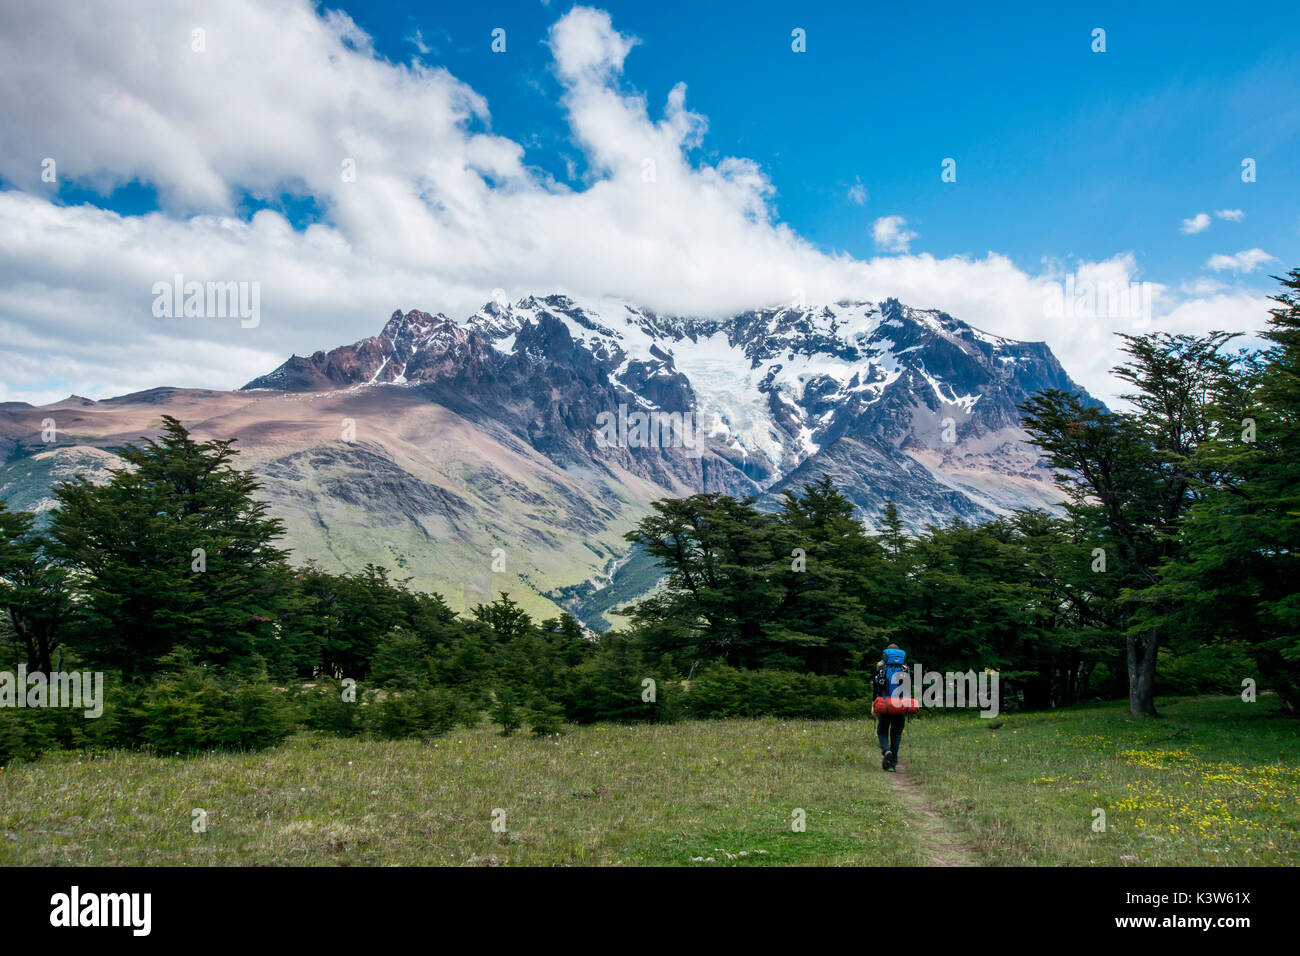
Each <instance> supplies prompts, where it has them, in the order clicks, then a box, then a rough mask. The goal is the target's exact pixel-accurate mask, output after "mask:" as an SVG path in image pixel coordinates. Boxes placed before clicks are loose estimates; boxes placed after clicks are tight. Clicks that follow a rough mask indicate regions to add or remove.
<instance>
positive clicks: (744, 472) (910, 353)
mask: <svg viewBox="0 0 1300 956" xmlns="http://www.w3.org/2000/svg"><path fill="white" fill-rule="evenodd" d="M1052 387H1054V388H1061V389H1069V390H1073V389H1075V386H1074V384H1073V383H1072V382H1071V381H1070V379H1069V377H1068V376H1067V375H1066V374H1065V372H1064V371H1063V370H1062V369H1061V367H1060V365H1059V364H1058V363H1057V361H1056V359H1055V358H1054V357H1053V355H1052V354H1051V352H1050V351H1049V350H1048V348H1047V347H1046V346H1045V345H1043V344H1041V343H1027V342H1014V341H1010V340H1008V339H1003V338H999V337H997V336H993V335H988V334H986V333H983V332H980V331H978V330H976V329H973V328H971V327H970V326H968V325H966V324H965V323H963V322H960V321H958V320H957V319H954V318H952V317H951V316H948V315H945V314H943V313H941V312H934V311H925V310H918V309H913V308H908V307H906V306H904V305H902V304H900V303H898V302H896V301H893V300H889V301H885V302H881V303H867V302H841V303H835V304H831V305H824V306H817V307H810V308H802V307H800V308H796V307H784V308H772V309H763V310H759V311H754V312H746V313H744V314H741V315H734V316H728V317H725V318H686V317H680V316H668V315H658V314H655V313H653V312H651V311H649V310H646V309H641V308H637V307H636V306H634V305H630V304H628V303H624V302H613V301H608V300H585V299H574V298H569V297H564V296H555V295H552V296H548V297H546V298H536V297H528V298H525V299H521V300H520V301H518V302H516V303H514V304H509V303H505V302H500V303H498V302H492V303H489V304H487V305H485V306H484V307H483V308H482V309H479V310H478V311H476V312H475V313H473V314H472V315H468V316H465V317H463V318H461V319H459V320H453V319H451V318H448V317H447V316H445V315H430V314H427V313H424V312H420V311H410V312H400V311H399V312H394V313H393V315H392V317H391V318H390V319H389V320H388V322H387V323H386V324H385V325H384V327H383V329H382V330H381V331H380V332H379V334H378V335H375V336H372V337H370V338H365V339H362V340H361V341H359V342H356V343H354V344H352V345H346V346H343V347H340V348H335V349H333V350H331V351H329V352H316V353H315V354H313V355H310V356H306V357H301V356H294V357H292V358H290V359H289V360H288V361H287V362H285V363H284V364H283V365H281V366H280V367H279V368H277V369H276V370H275V371H273V372H271V373H270V374H268V375H265V376H262V377H261V378H258V379H255V380H254V381H252V382H249V383H248V385H247V386H245V388H244V389H241V390H237V391H231V392H223V391H212V390H203V389H186V388H155V389H150V390H148V391H144V392H139V393H136V394H133V395H124V396H121V397H119V398H112V399H105V400H103V401H92V400H90V399H84V398H77V397H76V396H72V397H69V398H68V399H65V400H64V401H62V402H55V403H53V404H50V405H44V406H40V407H33V406H31V405H27V404H25V403H21V402H9V403H3V404H0V498H4V499H5V500H6V501H7V502H8V503H9V505H10V507H13V508H16V509H31V510H35V511H40V510H42V509H44V508H47V507H49V504H50V488H51V487H52V486H53V485H54V484H55V483H57V482H58V481H60V480H65V479H67V478H69V477H71V476H72V475H73V474H77V473H81V474H86V475H88V476H89V477H91V479H92V480H98V479H100V478H102V477H103V476H104V475H106V474H107V470H108V469H110V468H112V467H115V466H120V465H121V463H122V462H121V459H120V458H119V457H118V456H117V449H119V448H120V447H121V446H122V445H123V444H125V443H126V442H134V441H138V440H139V438H140V437H141V436H144V435H149V436H153V435H156V434H157V433H158V428H159V422H160V419H161V416H162V415H163V414H170V415H173V416H175V417H176V418H178V419H180V420H181V421H182V422H183V423H185V425H186V426H187V427H188V428H190V429H191V431H192V433H193V434H194V435H195V436H196V437H198V438H200V439H208V438H219V439H227V438H236V439H238V445H237V447H238V448H239V449H240V450H241V455H240V466H241V467H244V468H249V469H251V470H252V471H254V472H255V473H256V474H257V475H258V477H259V479H260V481H261V484H262V488H261V491H260V492H259V494H260V495H262V496H263V497H264V498H265V499H266V501H267V502H268V505H269V507H270V510H271V513H272V514H274V515H275V516H276V517H278V518H280V519H281V520H282V521H283V522H284V524H285V528H286V531H287V534H286V538H285V541H284V544H285V546H286V547H289V548H290V549H291V550H292V551H293V552H294V555H293V560H294V561H296V562H299V563H301V562H306V561H308V560H311V561H315V562H317V563H319V564H321V565H322V566H324V567H325V568H327V569H329V570H335V571H338V570H351V571H357V570H360V569H361V568H362V567H364V566H365V565H366V564H368V563H375V564H380V565H383V566H385V567H388V568H389V569H391V570H392V571H393V572H394V574H395V575H396V576H398V577H399V578H408V579H410V581H411V583H412V586H413V587H417V588H422V589H426V590H433V591H437V592H439V593H441V594H443V595H444V596H445V597H446V598H447V599H448V601H449V602H450V603H451V605H452V606H453V607H455V608H457V609H464V608H466V607H469V606H472V605H474V604H476V603H479V602H482V601H487V600H491V598H492V596H493V595H494V594H496V593H498V592H500V591H508V592H509V593H510V594H511V595H512V596H513V597H514V598H515V599H516V600H519V601H520V602H521V603H522V604H523V605H524V606H525V607H526V608H527V609H528V610H529V611H530V612H532V613H534V614H536V615H539V616H541V617H545V616H549V615H553V614H554V613H556V612H557V611H558V610H559V608H561V607H564V608H567V609H570V610H573V611H574V612H575V613H577V614H578V615H579V617H580V618H581V619H582V620H584V621H585V622H586V623H588V624H589V625H590V626H592V627H596V628H602V627H604V626H608V624H609V623H610V622H611V620H612V619H611V618H609V617H606V616H605V614H606V612H607V611H608V609H609V608H610V607H613V606H615V605H617V604H619V603H621V602H623V601H627V600H631V599H635V598H636V597H638V596H639V595H641V594H644V593H645V592H646V591H647V590H649V589H651V588H653V587H654V585H655V582H656V580H657V578H658V573H659V572H658V569H657V568H655V567H654V566H653V564H652V563H651V562H649V560H648V559H646V558H645V556H644V555H641V554H639V553H638V552H629V550H628V544H627V541H626V540H625V538H624V535H625V534H626V532H628V531H629V530H631V529H632V528H633V527H634V526H635V525H636V523H637V522H638V521H639V520H640V519H641V518H642V517H643V516H644V515H645V514H646V513H647V512H648V511H649V506H650V502H652V501H654V500H655V499H656V498H662V497H666V496H674V497H679V496H685V495H689V494H693V493H695V492H699V491H720V492H726V493H730V494H736V495H753V496H755V497H756V498H758V499H759V501H760V504H762V505H769V504H771V503H772V502H774V500H775V499H776V498H777V496H778V495H779V493H780V492H781V490H783V489H786V488H795V489H798V488H799V487H800V486H801V485H802V484H803V483H804V482H807V481H814V480H817V479H818V478H820V477H821V476H822V475H823V474H829V475H831V476H832V477H833V478H834V479H835V482H836V484H837V485H838V487H840V488H841V489H843V490H844V491H845V493H846V494H848V495H849V496H850V497H851V498H852V499H853V501H854V502H855V504H856V505H857V506H858V507H859V509H860V515H861V517H862V518H863V519H864V520H866V521H868V522H870V521H873V520H875V519H877V518H878V517H879V515H880V511H881V508H882V507H883V506H884V503H885V501H886V499H892V500H893V501H894V502H895V504H896V505H897V506H898V509H899V512H900V514H901V515H902V517H903V519H904V521H906V522H907V523H908V524H909V525H910V526H912V527H914V528H915V527H919V526H922V525H924V524H925V523H927V522H942V521H946V520H948V519H951V518H954V517H960V518H964V519H967V520H973V521H974V520H981V519H984V518H988V517H991V516H992V515H994V514H997V513H999V512H1002V511H1006V510H1008V509H1011V508H1018V507H1026V506H1030V507H1032V506H1049V507H1050V506H1052V505H1054V504H1055V503H1056V502H1057V500H1058V498H1059V496H1058V494H1057V493H1056V490H1055V488H1054V487H1053V485H1052V484H1051V475H1050V472H1049V470H1048V469H1047V468H1045V467H1043V466H1042V464H1041V463H1040V462H1039V460H1038V456H1037V454H1036V452H1035V450H1034V449H1032V448H1031V447H1029V446H1027V445H1026V444H1025V443H1024V438H1025V434H1024V432H1023V431H1022V430H1021V429H1020V425H1019V414H1018V412H1017V408H1016V406H1017V404H1018V403H1021V402H1023V401H1024V400H1025V399H1027V398H1028V397H1029V396H1030V395H1031V394H1033V393H1034V392H1036V391H1038V390H1040V389H1043V388H1052ZM51 419H52V420H54V422H55V423H56V427H57V438H56V440H55V441H49V440H48V437H49V433H48V429H47V427H46V423H48V422H49V421H50V420H51ZM611 422H613V423H614V424H615V426H616V427H612V428H611ZM647 422H658V424H659V425H660V426H661V427H659V428H658V429H657V430H656V429H653V428H651V429H648V430H645V429H643V426H645V425H646V423H647ZM687 422H690V423H692V427H691V429H690V430H689V431H687V430H686V429H685V425H686V423H687ZM665 425H666V430H665ZM674 427H676V428H678V430H677V431H674ZM647 435H648V436H649V438H650V439H651V440H649V441H646V440H643V439H644V438H646V437H647ZM665 436H666V438H667V440H665ZM687 438H689V439H690V441H687V440H686V439H687ZM674 439H681V440H680V441H679V440H674Z"/></svg>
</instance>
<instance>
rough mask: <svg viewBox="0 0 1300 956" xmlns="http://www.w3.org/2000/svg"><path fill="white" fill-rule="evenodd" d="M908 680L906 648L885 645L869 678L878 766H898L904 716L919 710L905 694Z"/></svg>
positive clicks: (904, 724)
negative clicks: (878, 752) (874, 671)
mask: <svg viewBox="0 0 1300 956" xmlns="http://www.w3.org/2000/svg"><path fill="white" fill-rule="evenodd" d="M910 683H911V682H910V681H909V680H908V675H907V652H906V651H905V650H903V649H902V648H901V647H899V646H898V645H897V644H890V645H889V646H888V647H886V648H885V651H884V653H883V654H882V655H881V659H880V660H879V661H877V662H876V676H875V680H874V681H873V685H874V686H873V690H874V694H875V700H874V701H873V702H872V705H871V709H872V712H873V713H874V714H875V715H876V739H877V740H878V741H879V743H880V769H881V770H888V771H891V772H893V771H894V770H896V769H897V767H898V748H899V747H901V746H902V744H903V729H904V728H905V727H906V726H907V718H908V716H909V715H911V714H915V713H916V712H917V710H919V709H920V708H919V705H918V704H917V702H916V700H915V699H914V698H912V697H909V696H907V692H908V690H909V685H910Z"/></svg>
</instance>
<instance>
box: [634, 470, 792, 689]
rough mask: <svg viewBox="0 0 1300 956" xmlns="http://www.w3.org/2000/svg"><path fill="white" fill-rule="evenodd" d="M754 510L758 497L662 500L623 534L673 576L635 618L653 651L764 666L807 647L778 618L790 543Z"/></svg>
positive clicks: (767, 517)
mask: <svg viewBox="0 0 1300 956" xmlns="http://www.w3.org/2000/svg"><path fill="white" fill-rule="evenodd" d="M753 505H754V499H753V498H745V499H736V498H732V497H730V496H728V495H720V494H698V495H692V496H691V497H689V498H680V499H665V500H662V501H656V502H654V503H653V504H652V505H651V508H652V509H653V512H654V513H653V514H651V515H649V516H647V517H646V518H643V519H642V520H641V522H640V524H639V525H638V526H637V527H636V529H635V530H633V531H631V532H629V533H628V534H627V535H625V537H626V538H627V540H629V541H631V542H633V543H634V544H639V545H641V546H642V547H643V548H644V549H645V550H646V552H647V553H648V554H649V555H650V556H651V557H653V558H655V559H656V560H658V561H659V563H660V564H661V565H662V566H663V567H664V569H665V570H666V572H667V578H666V582H665V583H666V587H665V590H664V592H663V593H662V594H661V595H659V596H657V597H656V598H652V599H650V600H649V601H645V602H642V603H641V604H639V605H637V606H636V607H635V608H633V609H632V611H631V612H630V613H631V617H632V619H633V621H634V623H635V624H636V625H638V626H639V627H641V628H642V629H643V633H645V634H646V635H647V637H648V638H649V639H650V640H652V641H654V642H655V643H656V646H654V647H653V648H652V649H653V650H658V651H671V650H674V649H689V650H690V651H691V652H692V653H695V654H697V655H699V656H701V657H717V656H720V657H724V658H726V660H727V661H728V663H731V664H733V665H736V666H739V667H760V666H762V664H763V662H764V661H765V660H768V659H770V658H771V656H772V655H775V654H784V653H788V652H789V651H790V649H791V647H793V646H795V645H797V644H799V643H805V642H806V641H805V639H804V638H803V637H802V636H800V635H797V634H793V633H791V632H789V631H784V630H782V628H781V627H780V624H779V622H778V621H777V620H776V619H775V618H774V612H775V611H776V610H777V608H778V607H779V606H780V604H781V601H782V598H783V597H784V589H783V588H782V587H781V584H780V582H779V580H778V574H779V569H780V568H783V567H788V566H789V561H790V559H789V557H788V556H787V555H786V554H782V553H781V552H782V548H783V547H784V545H785V544H786V543H788V542H787V539H785V538H779V537H778V535H777V534H776V528H775V519H774V518H773V517H772V516H771V515H766V514H763V513H761V512H759V511H758V510H756V509H755V508H754V507H753Z"/></svg>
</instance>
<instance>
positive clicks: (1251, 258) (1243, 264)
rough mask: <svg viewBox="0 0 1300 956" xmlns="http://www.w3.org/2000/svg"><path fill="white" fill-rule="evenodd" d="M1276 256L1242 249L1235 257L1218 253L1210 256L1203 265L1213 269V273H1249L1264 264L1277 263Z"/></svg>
mask: <svg viewBox="0 0 1300 956" xmlns="http://www.w3.org/2000/svg"><path fill="white" fill-rule="evenodd" d="M1277 261H1278V260H1277V257H1276V256H1270V255H1269V254H1268V253H1267V252H1265V251H1264V250H1263V249H1243V250H1242V251H1241V252H1238V253H1236V254H1235V255H1231V256H1227V255H1223V254H1222V253H1219V254H1217V255H1213V256H1210V258H1209V260H1208V261H1207V262H1206V263H1205V267H1206V268H1207V269H1213V270H1214V271H1215V272H1223V271H1224V270H1226V269H1231V270H1232V271H1233V272H1243V273H1251V272H1254V271H1255V270H1256V269H1258V268H1259V267H1260V266H1262V265H1263V264H1264V263H1266V262H1277Z"/></svg>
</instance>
